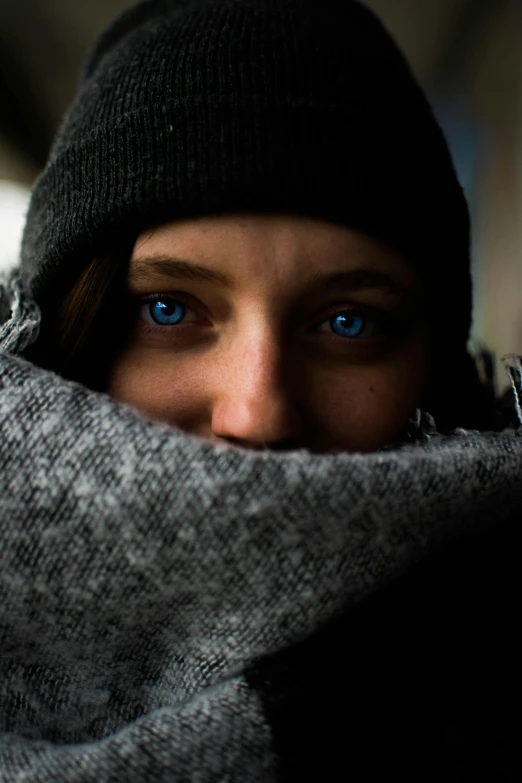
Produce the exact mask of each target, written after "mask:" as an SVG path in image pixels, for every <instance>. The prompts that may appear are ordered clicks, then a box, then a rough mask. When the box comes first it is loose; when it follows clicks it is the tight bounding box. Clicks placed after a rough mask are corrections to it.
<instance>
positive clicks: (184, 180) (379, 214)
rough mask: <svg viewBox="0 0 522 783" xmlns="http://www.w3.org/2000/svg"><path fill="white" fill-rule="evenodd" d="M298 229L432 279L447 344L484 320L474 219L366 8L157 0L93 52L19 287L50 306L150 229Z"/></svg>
mask: <svg viewBox="0 0 522 783" xmlns="http://www.w3.org/2000/svg"><path fill="white" fill-rule="evenodd" d="M246 211H249V212H263V211H264V212H288V213H294V214H304V215H309V216H313V217H319V218H323V219H326V220H330V221H333V222H337V223H341V224H343V225H346V226H349V227H352V228H356V229H358V230H361V231H363V232H366V233H368V234H370V235H372V236H374V237H376V238H378V239H381V240H383V241H384V242H386V243H387V244H389V245H390V246H391V247H392V248H394V249H396V250H397V251H399V252H400V253H401V254H402V255H404V256H405V257H406V258H408V259H410V260H411V261H412V262H413V263H414V264H415V265H416V266H417V267H418V268H419V270H420V271H421V273H422V279H423V280H424V282H425V285H426V289H427V291H428V293H429V297H430V302H431V307H432V317H433V318H439V319H440V330H441V335H442V334H443V333H444V334H445V335H447V338H448V339H449V340H450V341H451V344H452V348H453V349H456V350H458V351H459V352H462V348H463V347H465V345H466V342H467V338H468V333H469V328H470V319H471V280H470V261H469V219H468V210H467V205H466V202H465V199H464V196H463V193H462V189H461V187H460V186H459V184H458V181H457V178H456V176H455V171H454V168H453V165H452V162H451V158H450V155H449V152H448V149H447V145H446V143H445V141H444V138H443V135H442V132H441V130H440V128H439V126H438V124H437V122H436V120H435V118H434V116H433V113H432V112H431V109H430V108H429V105H428V103H427V101H426V99H425V97H424V95H423V94H422V92H421V90H420V88H419V87H418V85H417V83H416V81H415V79H414V77H413V75H412V73H411V71H410V69H409V67H408V65H407V63H406V62H405V59H404V57H403V56H402V54H401V53H400V51H399V50H398V48H397V46H396V45H395V43H394V42H393V40H392V39H391V37H390V36H389V34H388V33H387V32H386V31H385V30H384V28H383V27H382V25H381V23H380V22H379V21H378V20H377V18H376V17H375V16H374V15H373V14H372V13H371V12H370V11H369V10H368V9H367V8H365V7H364V6H362V5H361V4H359V3H357V2H352V0H344V2H342V3H339V2H338V1H337V0H322V1H321V2H317V0H313V1H312V0H146V2H141V3H139V4H138V5H136V6H135V7H133V8H131V9H130V10H128V11H127V12H126V13H124V14H123V15H122V16H121V17H120V18H119V19H117V20H116V21H115V22H114V23H113V24H112V25H111V26H110V27H109V28H108V29H107V30H106V31H105V33H103V34H102V36H101V37H100V39H99V41H98V42H97V43H96V44H95V46H94V47H93V50H92V51H91V54H90V56H89V58H88V60H87V63H86V66H85V68H84V72H83V74H82V76H81V80H80V85H79V89H78V93H77V96H76V98H75V100H74V102H73V104H72V106H71V108H70V110H69V112H68V114H67V115H66V117H65V119H64V122H63V124H62V127H61V129H60V131H59V133H58V136H57V138H56V141H55V143H54V145H53V148H52V150H51V154H50V158H49V162H48V164H47V166H46V168H45V170H44V171H43V173H42V175H41V176H40V178H39V179H38V181H37V182H36V185H35V188H34V191H33V194H32V200H31V204H30V208H29V213H28V218H27V224H26V228H25V233H24V237H23V243H22V260H21V264H22V271H23V276H24V279H25V281H26V283H27V284H28V285H29V287H30V288H31V289H32V292H33V294H34V295H35V297H36V300H37V301H38V302H39V303H40V304H41V305H43V306H44V309H45V307H48V306H50V303H51V302H52V301H53V299H54V297H55V296H56V294H57V292H60V291H62V292H64V291H66V290H69V288H70V286H71V285H72V283H73V282H74V280H75V279H76V278H77V276H78V274H79V272H80V271H81V269H82V268H83V266H84V264H86V263H87V262H88V261H89V260H90V259H92V258H93V257H95V256H96V255H97V254H100V253H103V252H106V250H107V248H108V247H109V246H110V247H112V246H114V243H115V241H116V240H117V241H118V242H123V241H131V240H132V239H133V238H135V237H136V236H137V234H138V233H139V232H140V231H141V230H143V229H144V228H146V227H147V226H150V225H155V224H159V223H161V222H164V221H170V220H173V219H176V218H183V217H190V216H196V215H203V214H207V215H208V214H216V213H226V212H246Z"/></svg>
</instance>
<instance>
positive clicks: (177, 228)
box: [131, 215, 418, 290]
mask: <svg viewBox="0 0 522 783" xmlns="http://www.w3.org/2000/svg"><path fill="white" fill-rule="evenodd" d="M169 261H171V262H173V264H176V263H177V266H178V271H179V268H180V266H183V264H184V265H185V267H186V270H187V269H188V267H189V266H190V264H194V265H196V266H198V267H199V268H200V269H203V270H206V271H208V272H209V273H210V274H209V275H208V282H216V283H221V284H222V285H224V286H225V287H229V288H230V289H232V290H233V289H240V288H241V287H243V286H248V285H250V284H251V283H252V282H253V281H256V282H257V284H259V283H261V282H263V283H265V284H268V283H271V284H272V285H275V286H277V285H280V286H284V287H287V286H288V285H289V284H294V285H299V284H300V283H305V282H306V283H309V282H311V281H313V280H316V281H318V280H319V279H321V278H323V277H324V276H325V275H330V276H333V275H336V274H337V275H339V274H341V273H344V272H351V273H354V272H355V271H356V270H359V271H360V272H362V271H364V270H366V272H369V273H370V272H371V273H374V275H375V279H376V280H377V277H378V275H379V274H380V275H382V276H383V277H384V276H389V277H390V279H391V280H394V281H396V282H397V283H398V284H401V285H403V286H408V287H415V286H417V285H418V278H417V274H416V272H415V269H414V268H413V267H412V265H411V264H409V263H408V262H407V261H406V260H405V259H403V258H402V257H401V256H399V255H398V254H397V253H395V252H394V251H393V250H392V249H391V248H389V247H387V246H385V245H384V244H382V243H381V242H379V241H378V240H376V239H373V238H372V237H369V236H367V235H365V234H362V233H360V232H358V231H356V230H354V229H351V228H348V227H346V226H341V225H337V224H333V223H329V222H326V221H323V220H319V219H315V218H309V217H304V216H296V215H218V216H210V217H201V218H196V219H191V220H183V221H174V222H171V223H165V224H162V225H160V226H157V227H155V228H153V229H150V230H148V231H145V232H143V234H141V235H140V236H139V237H138V240H137V241H136V244H135V246H134V250H133V253H132V259H131V276H132V275H133V274H134V275H136V276H139V277H145V276H147V275H149V274H150V275H155V276H157V275H158V274H163V273H165V274H168V267H169ZM180 262H181V264H180ZM186 270H185V271H186ZM213 277H214V279H213ZM359 277H360V275H359ZM354 279H355V278H354Z"/></svg>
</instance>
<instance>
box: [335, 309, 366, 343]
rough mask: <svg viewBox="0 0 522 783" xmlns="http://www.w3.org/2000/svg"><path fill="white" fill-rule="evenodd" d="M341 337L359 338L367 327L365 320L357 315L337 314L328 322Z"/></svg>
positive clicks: (348, 313)
mask: <svg viewBox="0 0 522 783" xmlns="http://www.w3.org/2000/svg"><path fill="white" fill-rule="evenodd" d="M328 323H329V324H330V326H331V328H332V331H333V332H334V333H335V334H337V335H338V336H339V337H352V338H353V337H359V336H360V335H361V334H362V332H364V330H365V327H366V322H365V319H364V318H362V317H361V316H360V315H358V314H357V313H350V312H346V313H337V315H334V316H333V318H330V320H329V321H328Z"/></svg>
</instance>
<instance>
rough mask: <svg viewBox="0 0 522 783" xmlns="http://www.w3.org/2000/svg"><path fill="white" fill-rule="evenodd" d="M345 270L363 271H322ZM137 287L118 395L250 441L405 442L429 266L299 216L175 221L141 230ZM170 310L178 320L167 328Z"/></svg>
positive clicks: (233, 440)
mask: <svg viewBox="0 0 522 783" xmlns="http://www.w3.org/2000/svg"><path fill="white" fill-rule="evenodd" d="M173 259H177V260H180V259H181V260H183V261H184V262H185V265H184V267H183V269H182V270H180V269H179V268H178V267H177V266H176V264H175V263H174V262H173ZM194 265H198V266H200V267H204V268H205V269H206V270H209V271H210V272H214V273H216V272H217V273H221V275H224V276H226V277H227V281H226V282H227V284H225V281H221V280H220V281H216V280H213V279H210V278H209V279H203V278H199V277H197V276H195V275H194V274H193V271H194ZM357 270H359V271H357ZM183 272H185V274H183ZM187 273H188V274H189V277H187ZM337 273H350V274H349V275H348V276H347V279H345V280H343V281H340V280H337V281H336V282H333V283H331V284H330V286H329V287H325V284H324V282H323V283H321V282H319V281H318V280H314V276H317V277H320V276H331V275H333V274H337ZM373 273H380V274H381V275H385V276H387V278H389V282H390V285H382V282H383V281H382V280H378V279H373V280H372V279H366V278H368V275H369V274H373ZM374 278H375V275H374ZM363 283H364V284H363ZM128 288H129V294H130V296H131V297H132V301H133V302H134V304H135V307H134V309H133V312H134V313H135V318H134V320H133V323H132V326H131V331H130V336H129V340H128V342H127V344H126V347H125V349H124V350H123V351H122V352H121V353H120V355H119V356H118V357H117V360H116V361H115V363H114V366H113V368H112V372H111V375H110V379H109V386H108V392H109V394H110V395H112V396H113V397H114V398H116V399H118V400H120V401H122V402H126V403H130V404H131V405H133V406H135V407H136V408H138V409H139V410H141V411H142V412H143V413H145V414H147V415H148V416H150V417H152V418H153V419H157V420H161V421H164V422H167V423H169V424H172V425H175V426H177V427H179V428H181V429H182V430H184V431H186V432H188V433H191V434H194V435H197V436H201V437H203V438H208V439H211V440H213V441H218V442H226V443H229V444H232V445H234V446H240V447H244V448H252V449H259V448H269V449H279V450H282V449H296V448H305V449H308V450H309V451H312V452H316V453H326V452H334V451H360V452H368V451H373V450H375V449H378V448H380V447H382V446H384V445H387V444H389V443H391V442H393V441H394V440H395V439H396V438H398V437H400V435H401V433H402V432H403V430H404V427H405V426H406V424H407V421H408V419H409V418H410V417H411V416H412V415H413V413H414V411H415V408H416V407H419V406H421V400H422V396H423V392H424V388H425V383H426V375H427V358H428V357H427V353H428V351H427V337H426V333H425V329H424V327H423V324H422V317H421V313H422V290H421V288H420V284H419V281H418V279H417V275H416V272H415V270H414V269H413V268H412V266H411V265H409V264H408V263H407V262H406V261H405V260H404V259H403V258H401V257H400V256H398V255H397V254H396V253H395V252H393V251H392V250H391V249H389V248H388V247H386V246H384V245H382V244H381V243H379V242H378V241H376V240H374V239H372V238H370V237H368V236H365V235H363V234H360V233H358V232H357V231H354V230H351V229H349V228H346V227H344V226H337V225H334V224H330V223H328V222H325V221H322V220H316V219H312V218H307V217H301V216H292V215H226V216H214V217H203V218H198V219H193V220H185V221H179V222H173V223H168V224H164V225H161V226H159V227H157V228H155V229H154V230H149V231H147V232H145V233H143V234H141V235H140V237H139V238H138V240H137V242H136V244H135V247H134V250H133V253H132V258H131V262H130V267H129V276H128ZM155 295H156V299H155V300H154V296H155ZM151 297H152V300H153V301H150V300H151ZM177 297H179V298H181V299H182V300H183V301H182V303H181V304H180V303H179V302H178V303H176V302H175V301H174V300H176V298H177ZM159 301H161V302H163V303H164V304H163V305H161V304H160V305H158V302H159ZM158 307H160V308H161V307H170V308H171V309H170V311H167V312H170V314H171V316H172V313H174V317H175V318H176V319H177V321H176V323H175V324H171V325H166V326H162V325H159V324H157V323H155V321H154V318H155V317H157V314H158ZM332 308H333V311H334V312H332ZM346 311H352V312H348V313H347V312H346ZM339 312H341V313H342V312H344V313H346V316H345V318H344V319H343V317H342V316H341V317H340V318H339V316H338V313H339ZM336 313H337V320H336V319H335V317H334V316H335V314H336ZM160 314H161V313H160ZM379 314H381V315H382V314H385V315H388V316H391V317H392V319H393V320H392V323H393V324H397V325H396V327H392V326H390V325H389V324H388V323H387V322H384V323H382V322H381V321H380V320H379ZM376 315H377V319H376V318H375V316H376ZM348 334H349V335H350V336H347V335H348Z"/></svg>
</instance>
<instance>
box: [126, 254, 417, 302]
mask: <svg viewBox="0 0 522 783" xmlns="http://www.w3.org/2000/svg"><path fill="white" fill-rule="evenodd" d="M151 276H157V277H163V278H167V279H169V280H175V281H179V280H191V281H198V280H199V281H203V282H206V283H214V284H216V285H219V286H221V287H223V288H228V289H233V288H234V280H233V278H232V277H230V276H229V275H227V274H226V273H224V272H221V271H219V270H217V269H209V268H207V267H205V266H201V265H200V264H198V263H197V262H195V261H189V260H186V259H182V258H176V257H173V256H158V255H155V256H145V257H140V258H136V259H133V260H132V261H131V265H130V280H131V281H132V282H133V283H140V282H145V281H147V280H149V279H150V277H151ZM305 289H306V290H307V291H308V292H309V291H312V290H313V291H317V290H322V291H325V292H329V291H333V292H336V291H339V290H348V289H349V290H351V291H362V290H369V289H372V290H379V291H381V292H382V293H385V294H388V295H391V296H393V297H394V298H397V299H399V300H401V301H404V300H406V301H407V300H409V299H410V298H411V297H412V295H413V293H414V291H413V289H412V288H411V287H409V286H407V285H403V284H402V283H400V282H398V281H397V280H396V279H395V278H394V277H392V276H391V275H389V274H386V273H385V272H380V271H378V270H376V269H361V268H358V269H350V270H346V271H339V272H332V273H328V272H326V273H325V272H322V271H320V270H319V271H317V272H316V273H315V274H314V275H313V276H312V277H311V278H309V279H308V280H307V281H306V283H305Z"/></svg>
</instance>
